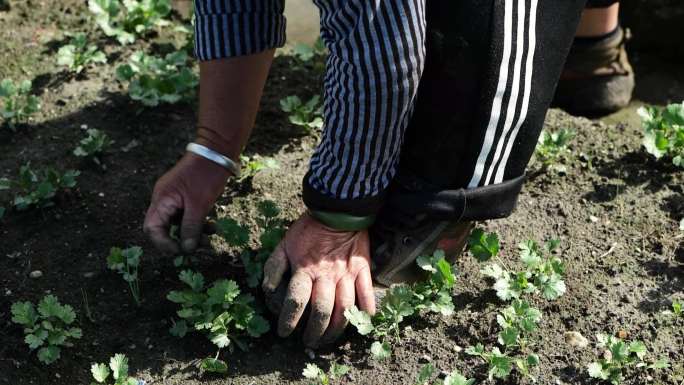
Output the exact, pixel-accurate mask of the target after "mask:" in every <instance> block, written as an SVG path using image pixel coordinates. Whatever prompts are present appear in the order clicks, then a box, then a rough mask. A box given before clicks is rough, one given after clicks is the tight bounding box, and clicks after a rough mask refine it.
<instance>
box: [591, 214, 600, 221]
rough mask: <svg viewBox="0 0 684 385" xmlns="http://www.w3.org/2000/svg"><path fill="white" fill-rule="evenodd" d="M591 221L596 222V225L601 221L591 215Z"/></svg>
mask: <svg viewBox="0 0 684 385" xmlns="http://www.w3.org/2000/svg"><path fill="white" fill-rule="evenodd" d="M589 220H590V221H592V222H594V223H596V222H598V220H599V219H598V217H596V216H593V215H590V216H589Z"/></svg>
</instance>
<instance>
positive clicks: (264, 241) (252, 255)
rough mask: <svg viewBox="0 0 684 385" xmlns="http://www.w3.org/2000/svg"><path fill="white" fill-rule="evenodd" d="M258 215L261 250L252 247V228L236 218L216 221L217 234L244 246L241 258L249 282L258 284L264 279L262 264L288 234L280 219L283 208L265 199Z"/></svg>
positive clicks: (241, 246) (239, 247)
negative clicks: (250, 244)
mask: <svg viewBox="0 0 684 385" xmlns="http://www.w3.org/2000/svg"><path fill="white" fill-rule="evenodd" d="M257 210H258V211H259V217H258V218H257V225H259V228H260V230H261V233H260V234H259V244H260V247H259V249H258V250H252V249H250V248H249V237H250V234H249V229H248V228H247V227H245V226H242V225H240V224H239V223H237V222H236V221H235V220H234V219H231V218H223V219H219V220H218V221H217V222H216V227H217V230H218V231H217V232H218V234H219V235H220V236H221V237H222V238H223V239H224V240H225V241H226V242H227V243H228V244H229V245H230V246H233V247H236V248H238V249H241V252H240V259H241V260H242V264H243V265H244V267H245V273H246V274H247V285H248V286H249V287H257V286H259V283H260V282H261V279H262V278H263V267H264V263H265V262H266V260H267V259H268V257H269V256H270V255H271V254H272V253H273V251H274V250H275V248H276V246H278V243H280V240H281V239H282V238H283V236H284V235H285V225H284V223H283V220H282V219H281V218H280V209H279V208H278V206H277V205H276V204H275V203H274V202H272V201H262V202H259V204H258V205H257Z"/></svg>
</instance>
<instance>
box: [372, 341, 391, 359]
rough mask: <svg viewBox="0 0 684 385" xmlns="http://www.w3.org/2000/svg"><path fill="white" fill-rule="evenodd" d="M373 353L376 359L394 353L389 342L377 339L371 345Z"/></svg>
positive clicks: (384, 357) (385, 357)
mask: <svg viewBox="0 0 684 385" xmlns="http://www.w3.org/2000/svg"><path fill="white" fill-rule="evenodd" d="M370 352H371V355H372V357H373V358H374V359H376V360H384V359H387V358H389V357H390V356H391V355H392V346H390V344H389V343H387V342H380V341H375V342H373V344H371V347H370Z"/></svg>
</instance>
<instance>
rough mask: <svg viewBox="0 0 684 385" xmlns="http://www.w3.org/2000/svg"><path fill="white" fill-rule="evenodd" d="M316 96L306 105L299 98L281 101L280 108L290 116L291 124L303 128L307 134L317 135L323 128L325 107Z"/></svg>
mask: <svg viewBox="0 0 684 385" xmlns="http://www.w3.org/2000/svg"><path fill="white" fill-rule="evenodd" d="M320 101H321V98H320V96H318V95H316V96H314V97H312V98H311V99H309V101H308V102H306V103H304V102H303V101H302V99H300V98H299V96H296V95H292V96H288V97H286V98H283V99H280V108H281V109H282V110H283V112H286V113H287V114H288V119H289V120H290V123H292V124H294V125H296V126H300V127H303V128H304V130H305V131H306V132H307V133H315V132H316V131H318V130H320V129H321V128H322V127H323V106H322V105H321V102H320Z"/></svg>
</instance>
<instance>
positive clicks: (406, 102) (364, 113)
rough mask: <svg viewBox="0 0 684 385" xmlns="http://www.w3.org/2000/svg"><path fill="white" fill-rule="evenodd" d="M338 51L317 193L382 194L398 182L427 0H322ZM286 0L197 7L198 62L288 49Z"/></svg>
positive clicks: (328, 82)
mask: <svg viewBox="0 0 684 385" xmlns="http://www.w3.org/2000/svg"><path fill="white" fill-rule="evenodd" d="M314 3H315V4H316V5H317V6H318V7H319V9H320V12H321V37H322V39H323V41H324V42H325V45H326V46H327V48H328V49H329V51H330V55H329V57H328V63H327V73H326V76H325V93H324V104H325V106H324V108H325V128H324V133H323V137H322V141H321V144H320V145H319V146H318V148H317V149H316V151H315V154H314V155H313V157H312V159H311V169H310V173H309V180H308V181H307V182H308V184H309V185H310V186H312V187H313V188H314V189H315V190H316V191H318V192H319V193H320V194H323V195H325V196H329V197H331V198H337V199H356V198H365V197H372V196H374V195H377V194H379V193H380V192H381V191H382V190H384V189H385V188H386V187H387V185H388V184H389V182H390V180H391V179H392V177H393V176H394V174H395V172H396V169H397V166H398V162H399V152H400V148H401V144H402V140H403V133H404V130H405V128H406V126H407V123H408V120H409V118H410V115H411V109H412V106H413V101H414V98H415V96H416V92H417V88H418V83H419V80H420V76H421V72H422V69H423V64H424V58H425V43H424V41H425V0H393V1H386V0H314ZM283 5H284V2H283V1H282V0H195V8H196V15H197V19H196V25H195V28H196V35H195V39H196V44H195V47H196V48H195V50H196V55H197V57H198V58H199V59H200V60H212V59H218V58H226V57H232V56H239V55H247V54H250V53H256V52H259V51H263V50H265V49H269V48H275V47H279V46H281V45H282V44H283V43H284V40H285V33H284V28H285V19H284V17H283V15H282V12H283Z"/></svg>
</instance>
